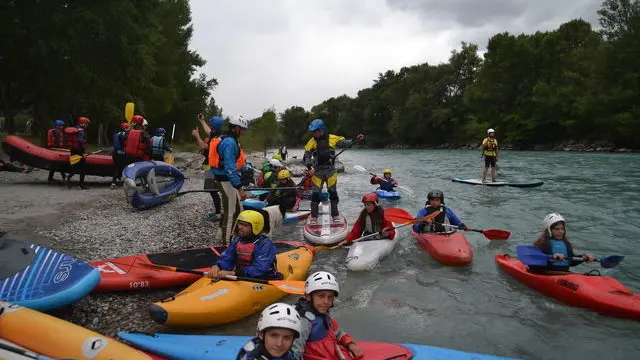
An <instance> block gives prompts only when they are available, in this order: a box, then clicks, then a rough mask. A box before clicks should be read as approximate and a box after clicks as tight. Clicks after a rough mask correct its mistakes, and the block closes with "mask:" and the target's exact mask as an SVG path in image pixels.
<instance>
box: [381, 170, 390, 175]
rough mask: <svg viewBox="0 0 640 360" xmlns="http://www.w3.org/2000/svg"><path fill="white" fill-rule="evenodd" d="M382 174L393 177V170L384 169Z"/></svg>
mask: <svg viewBox="0 0 640 360" xmlns="http://www.w3.org/2000/svg"><path fill="white" fill-rule="evenodd" d="M382 174H389V175H391V169H384V171H383V172H382Z"/></svg>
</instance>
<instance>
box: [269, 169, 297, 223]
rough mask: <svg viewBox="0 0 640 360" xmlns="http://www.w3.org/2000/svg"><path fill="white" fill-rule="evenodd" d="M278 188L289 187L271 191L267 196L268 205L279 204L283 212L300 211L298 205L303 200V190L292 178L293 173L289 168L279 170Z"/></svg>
mask: <svg viewBox="0 0 640 360" xmlns="http://www.w3.org/2000/svg"><path fill="white" fill-rule="evenodd" d="M277 188H287V189H283V190H276V191H271V192H270V193H269V195H268V196H267V198H266V200H267V205H268V206H273V205H278V206H279V207H280V212H281V213H282V214H283V216H284V213H285V212H287V211H292V212H296V211H298V205H299V204H300V200H302V194H301V192H300V191H299V190H298V189H297V188H296V184H295V183H294V182H293V180H291V173H290V172H289V170H287V169H282V170H280V171H279V172H278V180H277V183H276V189H277Z"/></svg>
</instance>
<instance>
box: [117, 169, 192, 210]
mask: <svg viewBox="0 0 640 360" xmlns="http://www.w3.org/2000/svg"><path fill="white" fill-rule="evenodd" d="M122 175H123V178H124V182H123V189H124V192H125V195H126V197H127V201H128V202H129V204H131V206H133V207H134V208H136V209H148V208H151V207H154V206H158V205H161V204H164V203H166V202H168V201H170V200H171V199H173V198H174V197H175V196H176V194H177V193H178V192H179V191H180V189H182V185H184V174H183V173H182V171H180V170H178V168H176V167H175V166H173V165H169V164H167V163H165V162H162V161H139V162H135V163H133V164H129V165H128V166H127V167H125V168H124V171H123V172H122Z"/></svg>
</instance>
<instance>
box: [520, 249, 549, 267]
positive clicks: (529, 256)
mask: <svg viewBox="0 0 640 360" xmlns="http://www.w3.org/2000/svg"><path fill="white" fill-rule="evenodd" d="M516 254H518V259H520V261H521V262H522V263H523V264H525V265H533V266H546V265H548V264H549V259H550V258H551V255H547V254H545V253H543V252H542V250H540V249H538V248H537V247H535V246H529V245H520V246H518V247H516Z"/></svg>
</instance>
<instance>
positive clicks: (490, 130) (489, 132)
mask: <svg viewBox="0 0 640 360" xmlns="http://www.w3.org/2000/svg"><path fill="white" fill-rule="evenodd" d="M491 133H494V134H495V133H496V131H495V130H493V129H489V130H487V134H491Z"/></svg>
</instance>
